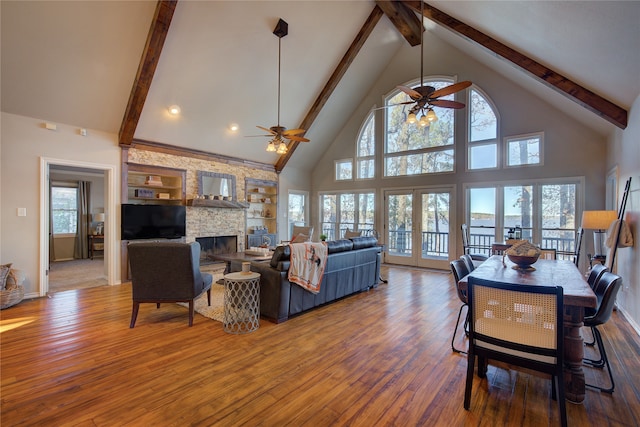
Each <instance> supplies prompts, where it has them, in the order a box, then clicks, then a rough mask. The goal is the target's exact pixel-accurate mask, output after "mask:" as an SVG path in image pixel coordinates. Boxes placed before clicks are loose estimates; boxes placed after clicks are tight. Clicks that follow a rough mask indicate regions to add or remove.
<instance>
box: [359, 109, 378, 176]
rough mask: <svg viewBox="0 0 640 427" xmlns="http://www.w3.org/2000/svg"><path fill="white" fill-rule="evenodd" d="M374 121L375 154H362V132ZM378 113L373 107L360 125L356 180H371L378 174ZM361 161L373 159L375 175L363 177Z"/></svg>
mask: <svg viewBox="0 0 640 427" xmlns="http://www.w3.org/2000/svg"><path fill="white" fill-rule="evenodd" d="M370 122H371V123H372V126H373V134H374V135H373V154H372V155H370V156H360V155H359V154H360V141H361V140H362V133H363V132H364V130H365V129H366V128H367V126H369V123H370ZM375 133H376V115H375V111H374V110H373V109H371V110H370V111H369V113H368V114H367V117H365V119H364V121H363V122H362V125H361V126H360V130H358V136H357V139H356V153H355V162H354V164H353V168H354V169H355V174H354V175H355V176H354V178H355V180H357V181H366V180H371V179H375V177H376V174H377V168H376V136H375ZM361 161H373V176H371V177H361V176H360V162H361Z"/></svg>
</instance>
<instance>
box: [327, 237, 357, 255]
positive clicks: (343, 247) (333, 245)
mask: <svg viewBox="0 0 640 427" xmlns="http://www.w3.org/2000/svg"><path fill="white" fill-rule="evenodd" d="M351 249H353V242H352V241H351V240H348V239H340V240H330V241H328V242H327V250H328V253H330V254H335V253H338V252H345V251H350V250H351Z"/></svg>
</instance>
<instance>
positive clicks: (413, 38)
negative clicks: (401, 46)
mask: <svg viewBox="0 0 640 427" xmlns="http://www.w3.org/2000/svg"><path fill="white" fill-rule="evenodd" d="M376 4H377V5H378V6H380V9H382V11H383V12H384V13H385V15H387V17H388V18H389V20H390V21H391V23H392V24H393V25H394V26H395V27H396V28H397V29H398V31H399V32H400V34H402V36H403V37H404V38H405V39H406V40H407V42H409V44H410V45H411V46H418V45H419V44H420V34H421V33H422V32H423V31H424V25H422V22H420V18H418V17H417V16H416V14H415V12H414V11H413V10H411V9H410V8H408V7H407V6H406V5H405V4H404V3H403V2H401V1H397V0H391V1H390V0H376Z"/></svg>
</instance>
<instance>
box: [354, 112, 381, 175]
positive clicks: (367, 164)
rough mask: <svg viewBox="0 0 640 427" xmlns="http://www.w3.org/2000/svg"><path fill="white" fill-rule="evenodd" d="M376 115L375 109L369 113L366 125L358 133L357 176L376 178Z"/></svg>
mask: <svg viewBox="0 0 640 427" xmlns="http://www.w3.org/2000/svg"><path fill="white" fill-rule="evenodd" d="M375 154H376V140H375V115H374V114H373V111H372V112H370V113H369V115H368V116H367V119H366V120H365V122H364V126H363V127H362V129H361V130H360V134H359V135H358V145H357V152H356V178H358V179H371V178H375V176H376V170H375Z"/></svg>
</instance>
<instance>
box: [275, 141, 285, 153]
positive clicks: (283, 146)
mask: <svg viewBox="0 0 640 427" xmlns="http://www.w3.org/2000/svg"><path fill="white" fill-rule="evenodd" d="M276 153H278V154H286V153H287V146H286V144H285V143H284V142H281V143H280V145H278V149H277V150H276Z"/></svg>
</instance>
